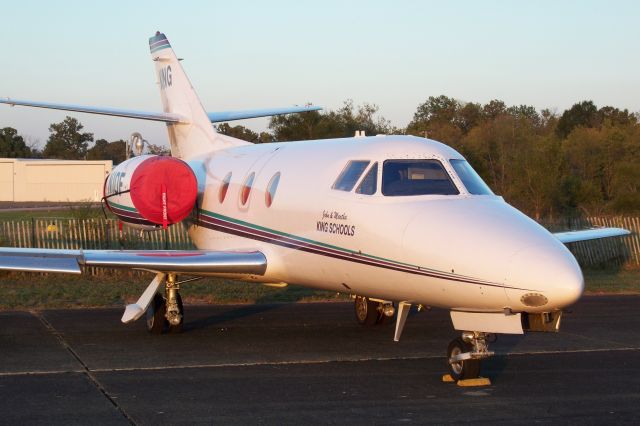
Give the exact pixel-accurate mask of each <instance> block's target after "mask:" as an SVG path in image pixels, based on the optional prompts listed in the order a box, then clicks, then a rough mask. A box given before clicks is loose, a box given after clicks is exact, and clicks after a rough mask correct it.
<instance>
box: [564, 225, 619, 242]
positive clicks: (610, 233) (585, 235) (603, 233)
mask: <svg viewBox="0 0 640 426" xmlns="http://www.w3.org/2000/svg"><path fill="white" fill-rule="evenodd" d="M630 233H631V232H629V231H627V230H626V229H622V228H596V229H586V230H584V231H569V232H558V233H555V234H553V235H554V236H555V237H556V238H557V239H558V240H560V242H561V243H564V244H567V243H575V242H577V241H587V240H597V239H599V238H609V237H621V236H624V235H629V234H630Z"/></svg>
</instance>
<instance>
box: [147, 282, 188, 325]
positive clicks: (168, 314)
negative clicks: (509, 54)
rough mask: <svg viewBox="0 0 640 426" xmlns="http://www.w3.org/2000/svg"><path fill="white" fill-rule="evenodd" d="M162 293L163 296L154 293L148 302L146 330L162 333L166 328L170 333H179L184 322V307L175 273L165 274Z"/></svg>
mask: <svg viewBox="0 0 640 426" xmlns="http://www.w3.org/2000/svg"><path fill="white" fill-rule="evenodd" d="M164 293H165V296H164V297H163V296H162V295H161V294H159V293H156V294H155V295H154V296H153V300H152V301H151V303H150V304H149V308H148V309H147V330H148V331H149V332H150V333H152V334H162V332H164V330H165V328H166V329H168V330H169V332H170V333H180V332H181V331H182V325H183V324H184V308H183V306H182V297H181V296H180V284H179V283H177V282H176V275H175V274H167V279H166V281H165V291H164Z"/></svg>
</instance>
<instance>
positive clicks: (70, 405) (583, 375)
mask: <svg viewBox="0 0 640 426" xmlns="http://www.w3.org/2000/svg"><path fill="white" fill-rule="evenodd" d="M638 308H640V297H638V296H606V297H605V296H602V297H585V298H584V299H583V300H582V301H581V302H580V303H579V304H578V305H576V306H575V307H574V308H573V312H572V313H571V314H569V315H566V316H565V317H564V318H563V324H562V331H561V332H560V333H558V334H528V335H526V336H501V338H500V340H499V341H498V342H497V343H496V344H494V345H493V346H492V349H495V350H496V351H497V352H498V353H499V356H497V357H495V358H493V359H491V360H489V361H487V362H485V363H484V364H483V375H485V376H488V377H490V378H491V380H492V381H493V385H492V386H491V387H487V388H475V389H465V388H458V387H456V386H455V385H451V384H443V383H441V382H440V377H441V375H442V373H443V372H445V360H444V352H445V349H446V346H447V344H448V342H449V340H451V339H452V338H453V337H455V332H454V331H453V330H452V329H451V325H450V323H449V319H448V314H447V313H446V312H445V311H437V310H434V311H431V312H425V313H419V314H417V313H416V314H414V315H412V316H411V317H410V318H409V320H408V321H407V326H406V328H405V331H404V333H403V336H402V340H401V341H400V342H399V343H393V341H392V337H393V326H382V327H374V328H371V329H367V328H363V327H360V326H358V325H356V323H355V319H354V317H353V310H352V306H351V304H346V303H314V304H284V305H257V306H187V312H186V314H187V318H186V323H185V332H184V333H182V334H178V335H169V334H168V335H163V336H152V335H149V334H147V333H146V331H145V329H144V324H142V323H140V322H139V323H135V324H132V325H122V324H121V323H120V322H119V318H120V316H121V314H122V311H121V310H115V309H91V310H56V311H42V312H4V313H0V394H1V395H2V398H0V409H1V410H2V421H1V423H5V424H45V423H46V424H65V425H66V424H87V423H96V424H111V423H113V424H181V423H182V424H194V423H207V424H221V423H224V424H279V425H280V424H302V423H307V424H346V423H349V424H390V423H402V424H407V423H408V424H411V423H419V424H423V423H447V422H454V423H458V422H461V421H464V422H469V421H474V422H477V421H484V422H491V423H510V424H511V423H531V422H534V421H536V422H549V423H551V422H554V423H556V422H558V421H560V422H563V423H566V422H568V423H584V422H586V423H603V422H612V423H613V422H616V423H620V422H634V421H636V422H637V421H640V331H638V330H640V319H639V317H638V310H639V309H638Z"/></svg>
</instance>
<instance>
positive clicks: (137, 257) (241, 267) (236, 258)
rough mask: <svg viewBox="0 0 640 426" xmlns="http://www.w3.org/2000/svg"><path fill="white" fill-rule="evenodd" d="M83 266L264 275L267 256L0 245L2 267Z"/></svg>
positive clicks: (70, 269)
mask: <svg viewBox="0 0 640 426" xmlns="http://www.w3.org/2000/svg"><path fill="white" fill-rule="evenodd" d="M82 266H96V267H104V268H117V269H138V270H145V271H151V272H156V273H159V272H167V273H169V272H172V273H184V274H191V275H205V274H212V273H214V274H252V275H264V272H265V271H266V268H267V259H266V257H265V256H264V254H262V253H261V252H259V251H248V252H226V251H202V250H154V251H150V250H56V249H28V248H6V247H3V248H0V270H9V271H31V272H60V273H71V274H79V273H81V269H80V268H81V267H82Z"/></svg>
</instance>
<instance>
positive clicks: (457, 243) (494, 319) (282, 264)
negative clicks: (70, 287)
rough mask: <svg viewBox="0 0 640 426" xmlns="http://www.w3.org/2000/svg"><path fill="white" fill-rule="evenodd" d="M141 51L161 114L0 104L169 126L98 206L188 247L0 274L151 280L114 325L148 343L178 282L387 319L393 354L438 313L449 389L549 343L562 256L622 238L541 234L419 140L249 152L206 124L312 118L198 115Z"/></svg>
mask: <svg viewBox="0 0 640 426" xmlns="http://www.w3.org/2000/svg"><path fill="white" fill-rule="evenodd" d="M149 44H150V49H151V58H152V60H153V63H154V65H155V70H156V74H157V76H158V85H159V88H160V96H161V98H162V105H163V112H161V113H150V112H142V111H130V110H121V109H113V108H100V107H86V106H79V105H62V104H52V103H42V102H31V101H19V100H15V99H7V98H5V99H0V102H1V103H6V104H10V105H24V106H32V107H41V108H53V109H61V110H68V111H76V112H84V113H93V114H103V115H112V116H120V117H130V118H138V119H144V120H155V121H161V122H164V123H166V125H167V130H168V134H169V142H170V145H171V156H156V155H140V156H138V157H134V158H132V159H129V160H127V161H125V162H123V163H121V164H120V165H118V166H117V167H115V168H114V169H113V171H112V173H111V174H110V175H109V176H108V177H107V179H106V182H105V186H104V202H105V204H106V205H107V207H108V208H109V209H110V210H111V211H112V212H113V213H114V214H115V215H116V216H118V217H119V218H120V220H122V221H123V222H124V223H126V224H129V225H131V226H135V227H140V228H142V229H145V230H149V231H153V230H155V229H158V228H163V227H167V226H176V225H177V224H179V223H181V224H183V225H184V226H186V227H187V228H188V230H189V234H190V236H191V238H192V240H193V242H194V243H195V245H196V246H197V247H198V250H194V251H124V250H123V251H117V250H53V249H24V248H1V249H0V269H5V270H15V271H37V272H61V273H80V272H81V268H82V267H85V266H98V267H106V268H128V269H136V270H144V271H149V272H152V273H154V274H155V277H154V279H153V280H152V282H151V284H150V285H149V286H148V288H147V289H146V290H145V292H144V293H143V294H142V295H141V296H140V298H139V300H138V301H137V303H135V304H131V305H129V306H127V307H126V309H125V312H124V315H123V317H122V321H123V322H125V323H128V322H131V321H134V320H137V319H139V318H140V317H142V316H143V315H144V314H145V312H146V319H147V328H148V330H149V331H150V332H153V333H162V332H163V331H165V330H167V329H168V330H169V331H180V330H181V329H182V324H183V321H184V309H183V306H182V299H181V297H180V285H181V284H183V283H184V282H187V281H189V280H185V281H183V282H180V281H178V279H177V276H178V275H179V274H180V275H186V276H192V277H201V276H218V277H226V278H232V279H237V280H242V281H253V282H260V283H266V284H282V285H284V284H285V283H295V284H300V285H303V286H307V287H313V288H318V289H325V290H331V291H336V292H346V293H349V294H351V295H353V296H354V299H355V302H354V305H355V312H356V317H357V319H358V321H359V322H360V323H361V324H364V325H374V324H377V323H382V322H385V321H386V320H388V319H390V318H392V317H393V316H394V315H396V326H395V336H394V339H395V340H396V341H397V340H399V338H400V335H401V333H402V330H403V327H404V324H405V321H406V319H407V315H408V313H409V309H410V308H411V306H412V305H414V306H418V307H422V306H434V307H440V308H444V309H448V310H449V311H450V313H451V319H452V323H453V327H454V328H455V329H456V330H459V331H460V332H461V334H460V337H458V338H456V339H454V340H453V341H452V342H451V343H450V344H449V346H448V350H447V360H448V365H449V369H450V372H451V375H452V376H453V378H454V379H456V380H459V379H468V378H474V377H478V375H479V373H480V362H481V360H482V359H483V358H486V357H488V356H490V355H492V352H491V351H489V348H488V341H489V340H490V339H489V338H488V337H489V336H491V335H492V334H494V333H515V334H522V333H524V332H525V331H557V330H558V327H559V325H560V318H561V315H562V309H563V308H565V307H567V306H569V305H571V304H572V303H574V302H576V301H577V300H578V299H579V298H580V296H581V295H582V292H583V287H584V283H583V276H582V272H581V270H580V268H579V266H578V263H577V262H576V260H575V258H574V257H573V255H572V254H571V253H570V252H569V250H568V249H567V248H566V247H565V246H564V244H563V243H569V242H574V241H581V240H587V239H594V238H603V237H611V236H617V235H625V234H627V233H628V232H627V231H626V230H623V229H618V228H604V229H596V230H588V231H578V232H568V233H561V234H551V233H549V232H548V231H547V230H546V229H544V228H543V227H541V226H540V225H538V224H537V223H536V222H534V221H533V220H531V219H530V218H528V217H527V216H525V215H524V214H523V213H521V212H520V211H518V210H517V209H515V208H514V207H512V206H510V205H509V204H507V203H506V202H505V201H504V200H503V199H502V197H499V196H496V195H494V194H493V192H492V191H491V189H490V188H489V187H488V186H487V185H486V184H485V183H484V182H483V181H482V179H481V178H480V177H479V176H478V175H477V174H476V172H475V171H474V170H473V168H472V167H471V165H470V164H469V163H468V162H467V161H466V160H465V159H464V157H463V156H462V155H460V154H459V153H458V152H456V151H455V150H454V149H452V148H450V147H448V146H447V145H444V144H442V143H440V142H436V141H433V140H430V139H425V138H419V137H413V136H390V135H377V136H371V137H365V136H362V135H358V137H353V138H344V139H331V140H314V141H300V142H287V143H264V144H252V143H248V142H245V141H242V140H239V139H235V138H232V137H228V136H225V135H222V134H219V133H216V131H215V130H214V128H213V126H212V125H211V123H212V122H221V121H229V120H237V119H244V118H252V117H261V116H270V115H277V114H287V113H299V112H305V111H310V110H317V109H319V108H318V107H292V108H279V109H271V110H251V111H227V112H217V113H207V112H205V110H204V109H203V107H202V105H201V103H200V101H199V99H198V96H197V95H196V93H195V91H194V89H193V87H192V86H191V83H190V82H189V80H188V78H187V76H186V74H185V73H184V71H183V68H182V65H181V64H180V62H179V60H178V58H177V57H176V55H175V54H174V51H173V49H172V48H171V45H170V44H169V41H168V40H167V38H166V37H165V35H164V34H161V33H156V34H155V36H153V37H151V38H150V40H149ZM177 226H179V225H177ZM396 311H397V312H396Z"/></svg>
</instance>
